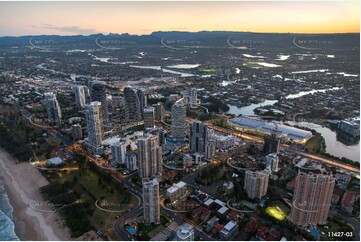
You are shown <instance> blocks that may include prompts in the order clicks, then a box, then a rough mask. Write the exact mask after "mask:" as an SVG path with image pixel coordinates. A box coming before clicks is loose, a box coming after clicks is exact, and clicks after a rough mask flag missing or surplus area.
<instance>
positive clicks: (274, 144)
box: [263, 134, 280, 155]
mask: <svg viewBox="0 0 361 242" xmlns="http://www.w3.org/2000/svg"><path fill="white" fill-rule="evenodd" d="M279 146H280V140H279V139H278V138H277V137H276V135H275V134H271V135H269V136H267V135H266V136H264V145H263V152H264V153H265V154H266V155H268V154H269V153H278V150H279Z"/></svg>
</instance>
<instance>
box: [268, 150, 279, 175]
mask: <svg viewBox="0 0 361 242" xmlns="http://www.w3.org/2000/svg"><path fill="white" fill-rule="evenodd" d="M278 163H279V159H278V156H277V154H276V153H270V154H268V155H267V156H266V168H267V169H268V170H269V171H271V172H277V171H278V170H279V168H278Z"/></svg>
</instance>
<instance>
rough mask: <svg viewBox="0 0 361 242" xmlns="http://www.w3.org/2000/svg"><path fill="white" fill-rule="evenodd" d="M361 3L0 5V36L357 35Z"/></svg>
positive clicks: (58, 3)
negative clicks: (159, 33)
mask: <svg viewBox="0 0 361 242" xmlns="http://www.w3.org/2000/svg"><path fill="white" fill-rule="evenodd" d="M359 9H360V3H359V1H355V0H351V1H342V0H339V1H318V2H301V1H279V2H277V1H274V2H273V1H267V2H257V1H253V2H252V1H251V2H248V1H247V2H245V1H243V2H242V1H241V2H0V36H4V35H11V36H19V35H37V34H60V35H75V34H85V35H88V34H94V33H104V34H108V33H119V34H121V33H129V34H138V35H142V34H150V33H151V32H154V31H188V32H197V31H203V30H206V31H244V32H267V33H269V32H273V33H277V32H278V33H359V32H360V13H359Z"/></svg>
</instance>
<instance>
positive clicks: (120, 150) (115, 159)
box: [110, 141, 127, 165]
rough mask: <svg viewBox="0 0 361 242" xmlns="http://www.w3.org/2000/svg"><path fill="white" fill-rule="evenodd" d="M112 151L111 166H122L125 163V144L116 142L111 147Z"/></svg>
mask: <svg viewBox="0 0 361 242" xmlns="http://www.w3.org/2000/svg"><path fill="white" fill-rule="evenodd" d="M110 148H111V151H112V163H113V165H118V164H124V163H125V155H126V153H127V145H126V143H125V142H121V141H119V142H116V143H113V144H112V145H111V146H110Z"/></svg>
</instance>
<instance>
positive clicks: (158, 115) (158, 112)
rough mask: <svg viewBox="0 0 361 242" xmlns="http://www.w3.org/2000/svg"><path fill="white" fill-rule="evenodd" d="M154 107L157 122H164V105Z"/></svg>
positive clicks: (159, 104) (158, 104)
mask: <svg viewBox="0 0 361 242" xmlns="http://www.w3.org/2000/svg"><path fill="white" fill-rule="evenodd" d="M153 107H154V113H155V120H157V121H162V120H163V113H164V107H163V103H157V104H154V105H153Z"/></svg>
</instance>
